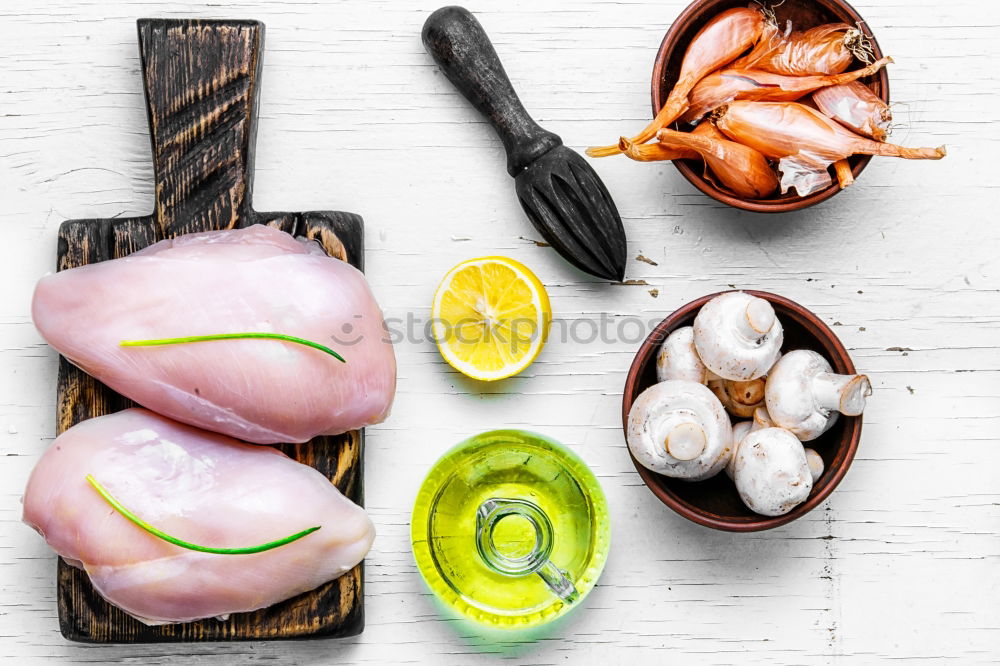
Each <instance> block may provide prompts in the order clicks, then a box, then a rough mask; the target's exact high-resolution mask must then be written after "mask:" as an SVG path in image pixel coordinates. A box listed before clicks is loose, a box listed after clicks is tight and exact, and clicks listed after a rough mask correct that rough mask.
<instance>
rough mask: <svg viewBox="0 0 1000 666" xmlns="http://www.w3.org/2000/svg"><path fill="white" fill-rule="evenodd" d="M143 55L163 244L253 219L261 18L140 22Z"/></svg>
mask: <svg viewBox="0 0 1000 666" xmlns="http://www.w3.org/2000/svg"><path fill="white" fill-rule="evenodd" d="M138 28H139V55H140V58H141V61H142V78H143V85H144V87H145V91H146V110H147V112H148V114H149V127H150V138H151V141H152V144H153V170H154V179H155V188H156V189H155V210H154V212H153V219H154V220H155V221H156V224H157V226H158V227H159V232H160V234H161V236H162V237H164V238H170V237H173V236H178V235H180V234H183V233H188V232H190V231H205V230H207V229H228V228H232V227H235V226H239V225H240V220H241V219H246V218H249V217H250V215H251V214H252V212H251V209H250V199H251V190H252V186H253V150H254V142H255V134H256V116H257V80H258V79H259V77H260V54H261V49H262V46H263V41H264V25H263V24H262V23H260V22H258V21H231V20H221V21H216V20H192V19H140V20H139V21H138Z"/></svg>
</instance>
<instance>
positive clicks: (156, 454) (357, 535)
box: [24, 409, 374, 624]
mask: <svg viewBox="0 0 1000 666" xmlns="http://www.w3.org/2000/svg"><path fill="white" fill-rule="evenodd" d="M87 474H92V475H93V476H94V478H96V479H97V481H98V482H99V483H100V484H101V485H102V486H104V487H105V488H106V489H107V490H108V491H109V492H110V493H111V494H112V495H113V496H114V497H115V498H116V499H117V500H118V501H119V502H121V504H122V505H123V506H125V507H126V508H127V509H129V510H130V511H132V512H133V513H134V514H136V515H137V516H138V517H139V518H141V519H143V520H145V521H146V522H147V523H149V524H151V525H152V526H154V527H157V528H159V529H161V530H163V531H164V532H166V533H167V534H170V535H172V536H175V537H177V538H179V539H183V540H184V541H188V542H190V543H194V544H198V545H201V546H210V547H215V548H246V547H250V546H257V545H260V544H263V543H267V542H270V541H274V540H277V539H281V538H284V537H286V536H289V535H290V534H294V533H296V532H299V531H301V530H304V529H307V528H309V527H313V526H315V525H319V526H320V529H319V530H317V531H316V532H313V533H312V534H308V535H306V536H304V537H302V538H301V539H299V540H297V541H293V542H292V543H289V544H287V545H284V546H280V547H278V548H274V549H272V550H268V551H264V552H260V553H254V554H251V555H219V554H210V553H202V552H197V551H193V550H188V549H185V548H181V547H179V546H175V545H173V544H171V543H168V542H166V541H163V540H162V539H159V538H157V537H154V536H153V535H151V534H149V533H148V532H146V531H145V530H143V529H142V528H140V527H139V526H137V525H135V524H134V523H132V522H130V521H129V520H128V519H126V518H125V517H124V516H122V515H121V514H120V513H118V512H117V511H116V510H115V509H113V508H112V507H111V505H109V504H108V503H107V502H106V501H105V500H104V498H102V497H101V496H100V495H99V494H98V493H97V491H96V490H95V489H94V488H93V487H92V486H91V485H90V484H89V483H87V481H86V476H87ZM24 522H26V523H27V524H28V525H31V526H32V527H34V528H35V529H36V530H38V532H40V533H41V534H42V536H43V537H45V540H46V541H47V542H48V544H49V545H50V546H51V547H52V548H53V549H54V550H55V551H56V552H57V553H59V554H60V555H61V556H62V557H63V558H64V559H65V560H66V561H67V562H69V563H70V564H72V565H74V566H77V567H80V568H82V569H83V570H85V571H86V572H87V574H88V575H89V576H90V579H91V581H93V583H94V587H95V588H96V589H97V591H98V592H100V593H101V594H102V595H103V596H104V597H105V598H106V599H107V600H108V601H110V602H111V603H113V604H115V605H116V606H118V607H120V608H121V609H122V610H124V611H125V612H127V613H129V614H130V615H134V616H135V617H137V618H139V619H140V620H143V621H144V622H147V623H150V624H159V623H165V622H187V621H190V620H195V619H199V618H205V617H215V616H219V615H225V614H227V613H240V612H244V611H252V610H256V609H258V608H263V607H265V606H270V605H271V604H274V603H277V602H279V601H282V600H284V599H288V598H290V597H293V596H295V595H297V594H300V593H302V592H306V591H308V590H311V589H313V588H315V587H318V586H319V585H322V584H323V583H325V582H327V581H329V580H332V579H334V578H337V577H338V576H340V575H341V574H343V573H344V572H346V571H348V570H349V569H351V568H352V567H353V566H354V565H356V564H357V563H358V562H360V561H361V560H362V559H363V558H364V556H365V554H366V553H367V552H368V549H369V548H370V547H371V543H372V539H373V538H374V528H373V527H372V523H371V520H369V518H368V515H367V514H366V513H365V511H364V509H362V508H361V507H359V506H357V505H356V504H354V503H353V502H351V501H350V500H348V499H347V498H346V497H344V496H343V495H341V494H340V491H338V490H337V488H336V487H335V486H334V485H333V484H331V483H330V482H329V481H328V480H327V479H326V477H324V476H323V475H322V474H320V473H319V472H318V471H316V470H315V469H313V468H312V467H309V466H307V465H303V464H300V463H298V462H295V461H294V460H292V459H291V458H289V457H288V456H286V455H285V454H283V453H281V452H280V451H278V450H277V449H273V448H271V447H268V446H252V445H249V444H244V443H242V442H237V441H236V440H234V439H230V438H228V437H224V436H222V435H217V434H214V433H208V432H204V431H202V430H198V429H196V428H192V427H190V426H186V425H182V424H180V423H176V422H174V421H170V420H169V419H166V418H163V417H162V416H159V415H157V414H153V413H152V412H149V411H147V410H145V409H129V410H126V411H123V412H118V413H117V414H111V415H109V416H102V417H99V418H95V419H90V420H89V421H84V422H82V423H79V424H78V425H76V426H74V427H72V428H70V429H69V430H67V431H66V432H64V433H63V434H62V435H60V436H59V437H58V438H56V440H55V442H54V443H53V444H52V446H51V447H49V449H48V451H46V452H45V454H44V455H43V456H42V458H41V460H40V461H39V462H38V465H37V466H36V467H35V469H34V471H33V472H32V474H31V478H30V479H29V480H28V487H27V490H25V493H24Z"/></svg>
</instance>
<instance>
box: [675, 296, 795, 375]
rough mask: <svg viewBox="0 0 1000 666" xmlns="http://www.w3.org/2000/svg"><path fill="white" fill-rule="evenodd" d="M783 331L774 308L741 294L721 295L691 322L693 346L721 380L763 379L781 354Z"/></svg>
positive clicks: (707, 304) (753, 297) (711, 301)
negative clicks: (692, 326) (692, 324)
mask: <svg viewBox="0 0 1000 666" xmlns="http://www.w3.org/2000/svg"><path fill="white" fill-rule="evenodd" d="M783 340H784V332H783V330H782V328H781V322H779V321H778V318H777V317H776V316H775V314H774V308H773V307H771V304H770V303H768V302H767V301H765V300H764V299H763V298H757V297H756V296H751V295H750V294H745V293H743V292H742V291H730V292H727V293H725V294H720V295H718V296H716V297H715V298H713V299H712V300H710V301H709V302H708V303H706V304H705V305H704V306H703V307H702V308H701V310H700V311H699V312H698V315H697V316H696V317H695V319H694V344H695V348H696V349H697V350H698V356H700V357H701V360H702V363H704V364H705V366H706V367H707V368H708V369H709V370H711V371H712V372H714V373H715V374H717V375H718V376H719V377H722V378H723V379H732V380H740V381H748V380H751V379H756V378H757V377H762V376H764V375H765V374H767V371H768V370H770V369H771V366H772V365H774V362H775V361H776V360H778V356H780V355H781V343H782V341H783Z"/></svg>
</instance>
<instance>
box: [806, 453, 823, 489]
mask: <svg viewBox="0 0 1000 666" xmlns="http://www.w3.org/2000/svg"><path fill="white" fill-rule="evenodd" d="M806 463H808V465H809V474H810V475H811V476H812V480H813V483H816V481H817V480H819V477H821V476H823V468H824V467H825V465H824V464H823V458H821V457H820V455H819V454H818V453H816V450H815V449H806Z"/></svg>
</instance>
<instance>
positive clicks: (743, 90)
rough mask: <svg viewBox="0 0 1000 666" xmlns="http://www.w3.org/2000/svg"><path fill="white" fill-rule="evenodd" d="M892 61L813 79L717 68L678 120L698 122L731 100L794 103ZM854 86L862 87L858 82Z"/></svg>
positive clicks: (692, 92) (698, 89)
mask: <svg viewBox="0 0 1000 666" xmlns="http://www.w3.org/2000/svg"><path fill="white" fill-rule="evenodd" d="M891 62H892V58H882V59H881V60H879V61H877V62H874V63H872V64H871V65H868V66H867V67H863V68H861V69H858V70H855V71H853V72H844V73H841V74H830V75H816V76H788V75H785V74H775V73H774V72H767V71H764V70H757V69H732V68H726V69H720V70H718V71H716V72H713V73H711V74H709V75H708V76H706V77H705V78H703V79H702V80H701V81H699V82H698V85H696V86H695V87H694V89H693V90H692V91H691V94H690V95H689V96H688V107H689V108H688V110H687V111H686V112H685V113H684V115H683V116H682V117H681V120H682V121H684V122H688V123H693V122H697V121H698V120H699V119H700V118H702V117H703V116H704V115H705V114H706V113H709V112H710V111H713V110H714V109H716V108H718V107H719V106H721V105H722V104H725V103H727V102H731V101H733V100H748V101H749V100H754V101H765V102H794V101H795V100H797V99H801V98H802V97H804V96H806V95H808V94H809V93H811V92H813V91H816V90H818V89H822V88H824V87H825V86H834V85H837V84H843V83H850V82H855V81H856V80H857V79H860V78H862V77H864V76H870V75H872V74H874V73H876V72H877V71H878V70H880V69H881V68H882V67H884V66H885V65H887V64H889V63H891ZM857 85H858V86H860V87H862V88H864V87H865V86H863V85H862V84H860V83H858V84H857ZM869 92H871V91H869ZM872 95H873V96H874V93H872ZM876 99H877V97H876Z"/></svg>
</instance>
